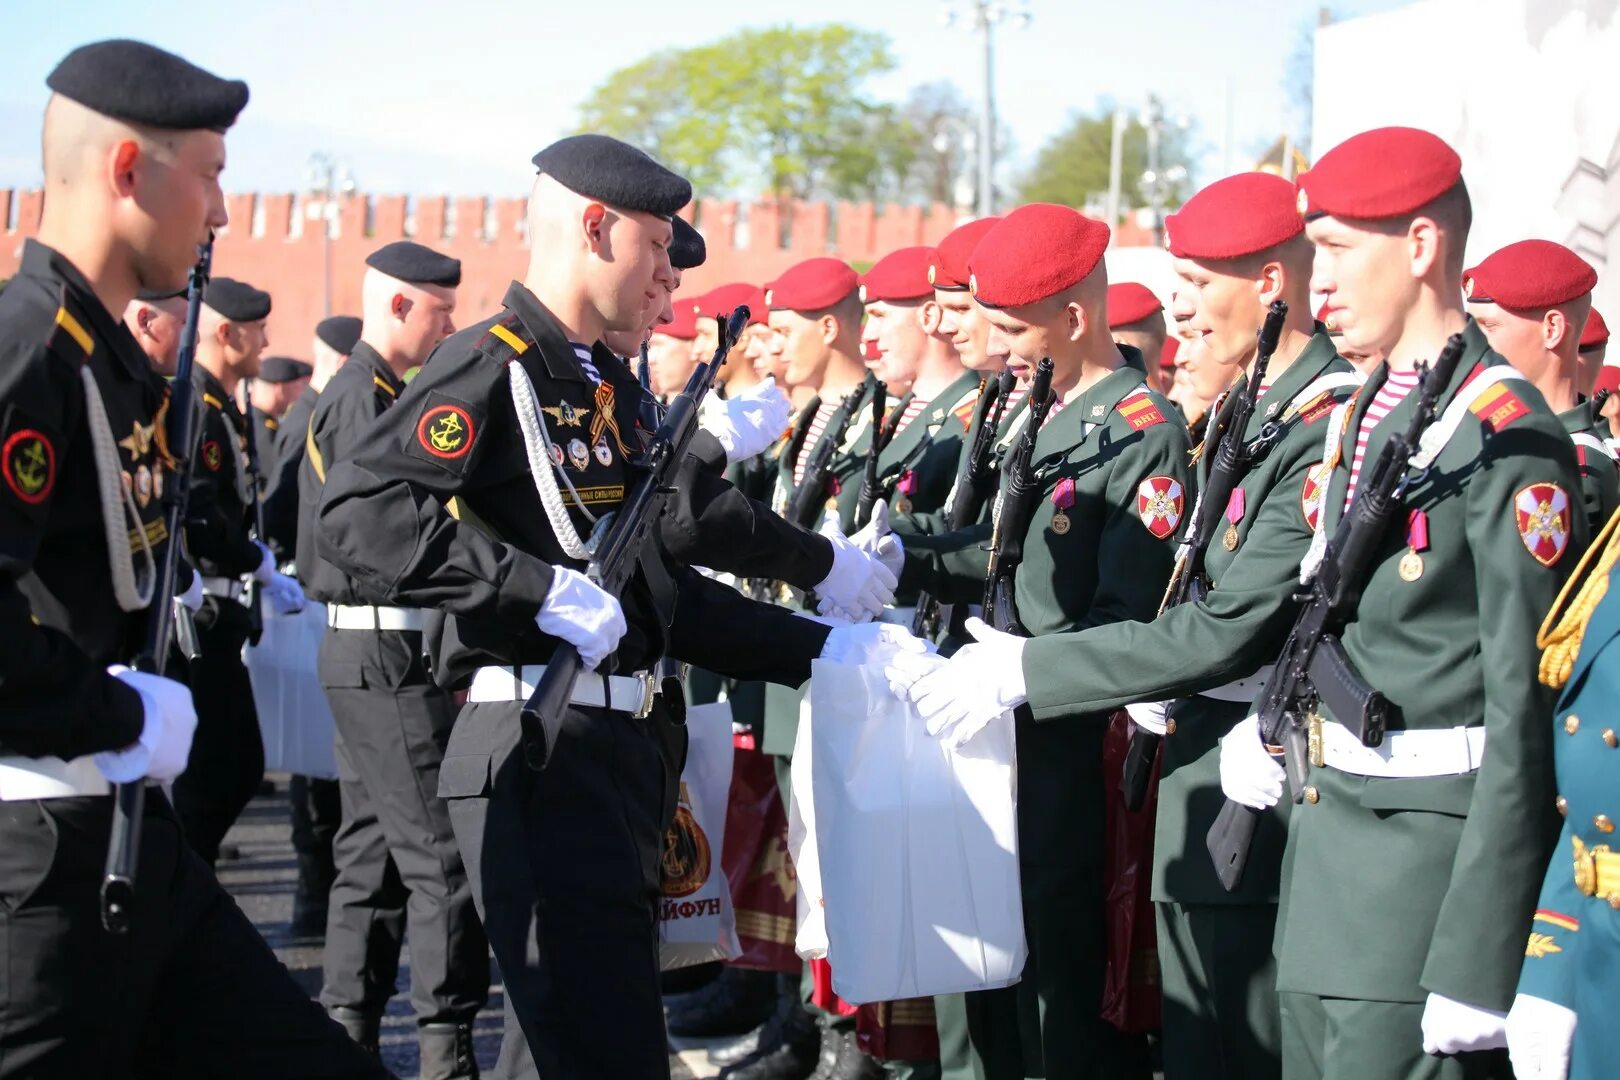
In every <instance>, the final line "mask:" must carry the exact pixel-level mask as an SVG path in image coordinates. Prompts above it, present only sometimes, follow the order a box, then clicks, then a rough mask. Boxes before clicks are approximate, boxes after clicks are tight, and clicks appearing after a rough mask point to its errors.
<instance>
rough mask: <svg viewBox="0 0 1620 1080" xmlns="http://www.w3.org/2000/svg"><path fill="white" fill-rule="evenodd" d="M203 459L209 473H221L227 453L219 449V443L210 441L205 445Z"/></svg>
mask: <svg viewBox="0 0 1620 1080" xmlns="http://www.w3.org/2000/svg"><path fill="white" fill-rule="evenodd" d="M202 459H203V464H204V465H206V466H208V471H209V472H219V469H220V466H222V465H224V464H225V453H224V451H222V450H221V449H220V448H219V443H217V442H215V441H214V440H213V439H209V440H208V441H207V442H205V443H203V446H202Z"/></svg>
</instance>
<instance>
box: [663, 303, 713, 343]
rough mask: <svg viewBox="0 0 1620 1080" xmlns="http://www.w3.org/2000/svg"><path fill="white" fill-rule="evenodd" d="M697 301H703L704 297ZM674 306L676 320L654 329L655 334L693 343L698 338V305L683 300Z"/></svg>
mask: <svg viewBox="0 0 1620 1080" xmlns="http://www.w3.org/2000/svg"><path fill="white" fill-rule="evenodd" d="M697 299H700V300H701V299H702V297H698V298H697ZM672 306H673V307H674V309H675V318H673V319H671V320H670V321H669V322H667V323H664V324H662V325H661V326H655V327H653V333H655V334H663V335H664V336H665V337H672V338H680V339H681V340H682V341H691V340H692V339H693V338H695V337H697V319H698V311H697V305H696V304H695V303H694V302H693V301H692V300H688V299H685V298H682V299H679V300H676V301H675V302H674V304H673V305H672Z"/></svg>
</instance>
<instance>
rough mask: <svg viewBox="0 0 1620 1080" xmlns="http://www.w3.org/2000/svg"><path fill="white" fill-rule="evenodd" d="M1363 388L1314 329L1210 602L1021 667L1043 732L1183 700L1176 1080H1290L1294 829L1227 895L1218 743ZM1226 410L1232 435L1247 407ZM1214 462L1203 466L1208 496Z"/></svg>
mask: <svg viewBox="0 0 1620 1080" xmlns="http://www.w3.org/2000/svg"><path fill="white" fill-rule="evenodd" d="M1359 382H1360V378H1359V376H1357V375H1356V374H1355V372H1354V370H1353V369H1352V368H1351V367H1350V365H1349V364H1348V363H1346V362H1345V361H1344V360H1341V359H1340V358H1339V357H1338V356H1337V355H1336V353H1335V351H1334V346H1333V341H1332V339H1331V338H1329V337H1328V336H1327V334H1326V333H1325V332H1323V331H1322V330H1321V328H1320V327H1318V330H1317V333H1316V334H1315V336H1313V337H1312V338H1311V339H1310V342H1309V343H1308V344H1307V345H1306V347H1305V348H1304V350H1303V351H1302V352H1301V353H1300V355H1299V356H1298V357H1297V358H1296V359H1295V361H1294V362H1293V363H1292V364H1290V365H1289V366H1288V368H1287V369H1286V370H1284V371H1283V372H1282V373H1281V375H1279V376H1278V377H1277V379H1276V381H1275V382H1274V383H1273V384H1272V385H1271V386H1270V388H1269V389H1268V390H1267V391H1266V392H1265V393H1264V394H1262V395H1261V397H1260V399H1259V401H1258V402H1257V403H1256V407H1255V410H1254V413H1253V414H1252V415H1251V417H1250V419H1249V424H1248V428H1247V430H1246V431H1245V433H1244V434H1245V442H1248V443H1251V444H1252V443H1253V442H1254V440H1256V439H1258V438H1260V437H1261V433H1262V432H1263V431H1268V430H1270V431H1274V432H1276V434H1277V441H1276V442H1275V443H1274V444H1272V445H1271V446H1270V448H1269V449H1268V450H1265V451H1263V454H1264V456H1263V457H1260V458H1259V460H1257V461H1255V462H1254V463H1253V464H1252V465H1251V466H1250V468H1249V469H1248V471H1247V472H1246V473H1244V474H1243V476H1242V477H1241V478H1240V479H1239V482H1238V487H1237V489H1236V491H1234V493H1233V497H1232V501H1231V502H1230V504H1229V505H1228V508H1227V513H1226V515H1225V517H1224V521H1223V525H1224V528H1225V531H1224V533H1223V532H1220V531H1218V532H1217V534H1216V537H1215V539H1214V542H1213V543H1211V545H1210V547H1209V550H1208V552H1207V554H1206V556H1205V558H1206V562H1205V570H1206V573H1207V575H1208V577H1209V580H1210V582H1211V588H1210V591H1209V592H1208V594H1207V595H1206V596H1205V597H1204V598H1203V599H1202V600H1201V601H1198V602H1193V603H1186V604H1181V605H1179V606H1177V607H1174V608H1171V609H1169V610H1168V611H1166V612H1164V614H1162V615H1160V616H1159V617H1158V618H1157V619H1155V620H1153V621H1152V622H1123V623H1114V624H1111V625H1108V626H1102V627H1097V628H1095V629H1092V630H1088V631H1086V632H1084V633H1080V634H1058V635H1053V636H1049V637H1042V638H1036V639H1035V640H1033V641H1031V642H1030V643H1029V645H1028V646H1026V647H1025V651H1024V675H1025V682H1026V686H1027V690H1028V694H1029V705H1030V709H1031V711H1032V713H1033V715H1034V717H1035V719H1036V721H1037V722H1045V721H1057V722H1058V723H1067V722H1072V721H1073V720H1074V718H1075V717H1076V716H1077V715H1081V714H1097V713H1106V712H1108V711H1109V710H1113V709H1118V708H1121V707H1123V706H1125V705H1127V704H1131V703H1133V702H1139V701H1159V700H1164V699H1167V698H1173V697H1179V698H1180V700H1179V701H1177V702H1176V703H1175V705H1174V707H1173V708H1172V709H1171V712H1170V718H1169V721H1168V723H1167V725H1166V737H1165V739H1164V741H1163V743H1162V744H1161V746H1162V749H1161V763H1160V767H1161V770H1162V771H1161V780H1160V785H1159V801H1158V820H1157V826H1156V833H1155V837H1154V846H1153V893H1152V895H1153V900H1154V901H1155V904H1156V906H1157V914H1158V931H1159V963H1160V972H1161V977H1162V980H1163V988H1164V1036H1163V1047H1164V1068H1165V1075H1166V1077H1167V1078H1170V1080H1177V1078H1180V1077H1231V1078H1233V1080H1236V1078H1252V1080H1260V1078H1263V1077H1267V1076H1271V1077H1275V1076H1277V1075H1279V1073H1280V1068H1281V1065H1280V1055H1281V1044H1280V1032H1279V1020H1278V1016H1277V998H1276V969H1275V967H1274V965H1273V963H1272V958H1271V937H1272V930H1273V927H1274V924H1275V921H1276V913H1277V908H1276V904H1277V879H1278V873H1279V870H1280V868H1281V863H1282V849H1283V838H1284V835H1285V833H1284V830H1285V828H1286V815H1284V814H1269V815H1267V816H1266V818H1265V819H1263V825H1262V828H1261V830H1260V832H1259V834H1258V837H1257V841H1256V846H1255V850H1254V853H1253V854H1252V855H1251V857H1250V862H1249V868H1248V872H1247V874H1246V875H1245V877H1244V881H1243V884H1242V887H1241V888H1240V889H1239V890H1238V891H1237V892H1234V893H1228V892H1227V891H1226V890H1225V889H1224V888H1222V887H1221V884H1220V882H1219V880H1217V878H1216V876H1215V871H1214V867H1213V866H1212V865H1211V863H1210V860H1209V857H1208V855H1207V854H1206V853H1205V848H1204V837H1205V835H1206V834H1207V833H1208V831H1209V828H1210V826H1211V825H1212V824H1213V823H1214V820H1215V817H1216V814H1217V813H1218V812H1219V810H1220V808H1221V806H1222V803H1223V802H1224V798H1223V796H1222V794H1221V785H1220V763H1219V758H1220V749H1219V743H1220V738H1221V736H1223V735H1225V734H1226V733H1227V732H1228V731H1230V730H1231V729H1232V727H1233V725H1234V724H1236V723H1237V722H1238V721H1240V720H1242V719H1243V716H1244V713H1245V711H1246V710H1247V708H1248V703H1249V701H1250V699H1252V697H1253V696H1254V694H1255V693H1256V690H1257V687H1258V684H1259V683H1260V681H1261V678H1262V677H1261V676H1260V675H1259V674H1258V672H1257V669H1260V668H1261V665H1262V664H1264V663H1265V662H1266V661H1268V660H1269V659H1271V658H1273V657H1275V656H1276V654H1277V651H1278V650H1279V649H1280V648H1281V646H1282V642H1283V639H1284V638H1285V637H1286V635H1287V633H1288V628H1289V626H1290V625H1291V623H1292V620H1293V615H1294V612H1295V605H1294V602H1293V595H1294V592H1295V591H1296V589H1297V588H1298V567H1299V561H1300V559H1301V557H1302V556H1303V555H1304V554H1305V551H1306V548H1307V547H1308V546H1309V545H1310V540H1311V535H1312V529H1313V526H1314V523H1315V517H1314V515H1315V514H1316V513H1317V512H1318V511H1319V509H1320V506H1321V496H1322V491H1321V488H1320V486H1319V475H1318V472H1317V470H1318V467H1319V465H1320V463H1321V460H1322V439H1323V433H1324V431H1325V421H1326V418H1327V416H1328V414H1329V413H1331V412H1332V410H1333V408H1334V406H1335V405H1336V404H1337V403H1338V402H1340V401H1342V400H1344V399H1345V398H1347V397H1349V395H1350V393H1351V391H1352V390H1353V389H1354V387H1355V386H1356V385H1358V384H1359ZM1235 403H1236V402H1235V398H1234V397H1233V396H1230V395H1229V396H1228V397H1227V398H1226V399H1225V400H1224V401H1223V402H1221V403H1220V405H1219V406H1217V408H1218V409H1219V411H1220V415H1221V421H1220V424H1219V426H1220V427H1221V428H1224V427H1225V426H1226V424H1227V422H1228V418H1229V417H1230V415H1231V412H1232V408H1233V406H1234V405H1235ZM1213 458H1214V454H1213V452H1208V453H1203V454H1200V456H1199V460H1198V474H1199V475H1198V484H1199V490H1200V491H1202V490H1203V489H1204V486H1205V484H1206V482H1207V480H1208V477H1209V470H1210V468H1211V467H1212V465H1213Z"/></svg>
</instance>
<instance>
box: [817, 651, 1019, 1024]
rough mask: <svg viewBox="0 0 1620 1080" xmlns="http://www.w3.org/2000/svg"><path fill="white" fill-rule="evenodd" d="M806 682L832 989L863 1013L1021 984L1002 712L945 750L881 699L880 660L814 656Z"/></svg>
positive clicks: (895, 703)
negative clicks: (870, 1007) (880, 1004)
mask: <svg viewBox="0 0 1620 1080" xmlns="http://www.w3.org/2000/svg"><path fill="white" fill-rule="evenodd" d="M812 673H813V674H812V679H811V683H810V698H811V711H810V721H811V722H810V724H809V725H808V726H809V729H810V736H809V743H810V746H811V747H812V750H811V753H812V754H813V761H814V767H813V769H812V770H811V775H812V782H813V785H814V787H813V792H812V794H811V798H812V800H813V804H814V806H813V810H812V811H811V816H810V820H812V821H813V822H814V824H813V826H812V828H813V830H814V833H815V838H816V841H817V843H816V848H817V855H818V860H819V869H820V886H821V893H822V897H823V901H824V905H825V907H824V914H825V918H826V936H827V960H828V962H829V963H830V964H831V965H832V973H833V989H834V990H836V991H837V993H838V996H839V997H841V998H843V999H844V1000H845V1001H848V1002H851V1003H854V1004H862V1003H866V1002H873V1001H898V1000H902V999H906V998H916V997H928V996H931V995H935V994H951V993H961V992H965V991H972V990H988V989H993V988H996V987H1002V986H1008V985H1011V984H1012V983H1015V982H1017V981H1018V978H1019V976H1020V974H1021V973H1022V971H1023V968H1024V959H1025V956H1026V948H1025V944H1024V920H1023V904H1022V899H1021V893H1020V888H1019V877H1018V828H1017V793H1016V790H1015V749H1014V740H1013V720H1012V716H1011V714H1010V713H1009V714H1004V715H1003V716H1001V717H999V718H997V719H996V720H995V721H993V722H992V723H991V724H990V725H989V726H988V727H987V728H985V730H984V731H983V732H981V733H980V734H979V735H978V736H976V737H975V738H974V739H973V740H972V741H971V742H969V743H968V744H967V745H966V746H964V747H962V748H961V749H959V750H950V749H947V748H946V747H945V745H944V744H943V743H941V742H940V741H939V740H937V739H934V738H931V737H930V736H929V735H928V733H927V731H926V730H925V729H924V726H923V721H922V718H921V717H919V716H918V715H917V712H916V709H915V708H913V707H912V706H911V705H910V704H909V703H906V702H903V701H901V700H899V699H897V698H896V697H895V696H894V695H893V694H892V693H891V692H890V691H889V687H888V682H887V680H886V679H885V678H884V675H883V671H882V665H881V663H877V664H869V665H867V666H852V665H843V664H831V663H826V662H823V661H816V662H815V664H814V665H813V668H812ZM800 730H801V734H802V732H803V730H804V728H802V727H801V729H800ZM794 765H795V766H797V765H798V760H797V759H795V761H794ZM799 790H800V788H799V784H798V781H797V779H795V782H794V794H795V797H797V796H798V794H799ZM801 813H803V809H802V808H801ZM803 881H804V873H803V870H802V869H801V870H800V882H801V886H802V884H803Z"/></svg>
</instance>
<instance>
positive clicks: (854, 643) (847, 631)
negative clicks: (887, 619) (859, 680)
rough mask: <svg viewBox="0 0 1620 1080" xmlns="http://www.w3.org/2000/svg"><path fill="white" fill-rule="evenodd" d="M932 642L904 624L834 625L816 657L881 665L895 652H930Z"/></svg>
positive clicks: (848, 662)
mask: <svg viewBox="0 0 1620 1080" xmlns="http://www.w3.org/2000/svg"><path fill="white" fill-rule="evenodd" d="M933 651H934V645H933V643H932V642H929V641H924V640H923V639H922V638H920V637H917V636H916V635H914V634H912V632H911V630H910V629H909V628H907V627H904V626H896V625H895V624H893V623H881V622H869V623H862V624H861V625H860V626H840V627H835V628H834V629H833V631H832V633H830V634H828V635H827V641H826V643H825V644H823V645H822V647H821V655H820V656H819V657H818V658H817V659H820V660H826V661H829V662H830V663H834V664H860V665H883V664H886V663H888V662H889V661H890V660H891V659H892V658H893V657H894V656H895V655H896V654H898V653H917V654H922V653H931V652H933Z"/></svg>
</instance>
